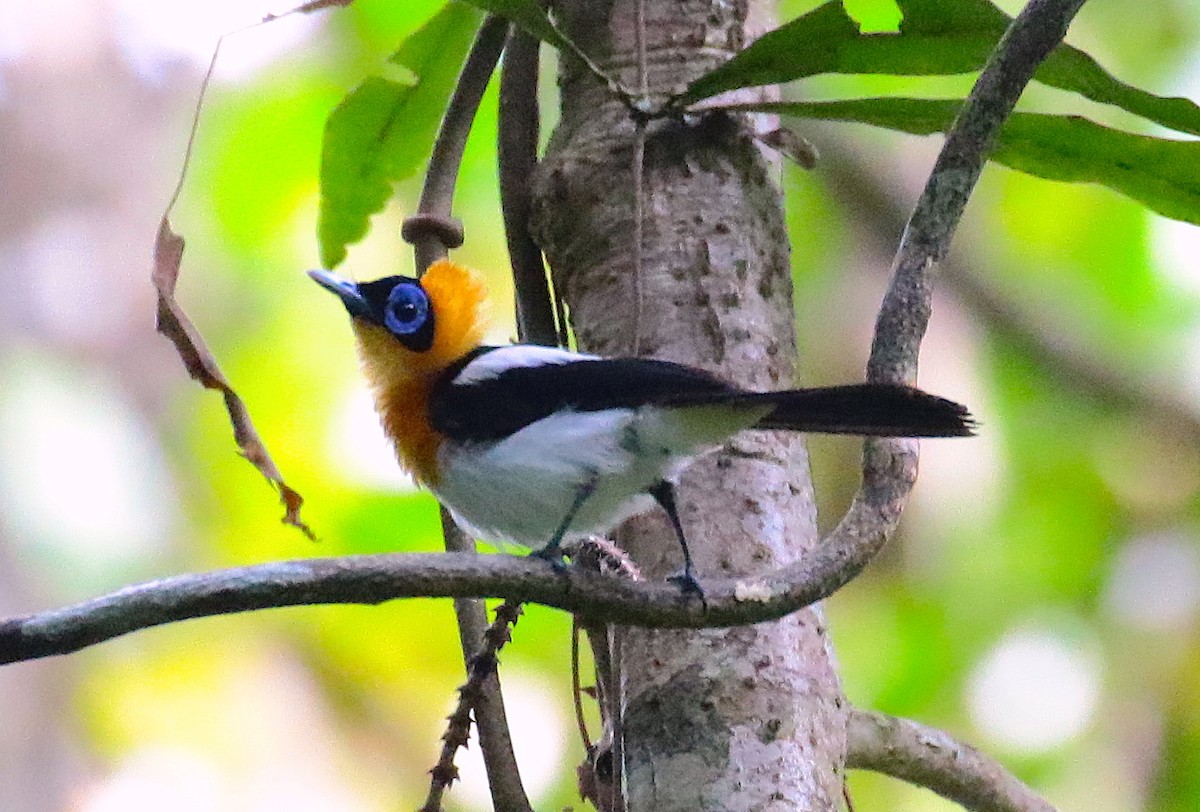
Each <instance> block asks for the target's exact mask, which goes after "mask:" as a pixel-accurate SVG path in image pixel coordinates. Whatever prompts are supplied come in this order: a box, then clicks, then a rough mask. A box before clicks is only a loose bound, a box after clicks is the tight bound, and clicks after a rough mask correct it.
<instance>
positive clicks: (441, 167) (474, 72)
mask: <svg viewBox="0 0 1200 812" xmlns="http://www.w3.org/2000/svg"><path fill="white" fill-rule="evenodd" d="M508 29H509V22H508V20H505V19H504V18H503V17H497V16H495V15H491V16H489V17H488V18H487V19H485V20H484V21H483V25H482V26H480V28H479V34H478V35H477V36H476V37H475V43H474V44H473V45H472V46H471V52H470V53H469V54H468V55H467V61H466V63H465V64H464V65H463V70H462V73H461V74H460V75H459V77H458V84H457V85H456V86H455V88H454V94H453V95H452V96H451V97H450V103H449V104H448V105H447V107H446V115H445V117H444V118H443V119H442V126H441V128H440V129H439V130H438V136H437V140H436V141H435V142H434V145H433V153H432V154H431V155H430V157H429V168H428V170H427V171H426V173H425V185H424V186H423V187H422V189H421V200H420V202H419V203H418V204H417V211H418V212H419V213H420V214H422V215H426V217H428V218H445V219H449V218H450V215H451V212H452V211H453V207H454V188H455V186H456V185H457V184H458V170H459V167H460V166H461V165H462V156H463V150H464V149H465V148H466V145H467V136H468V135H469V134H470V132H471V125H472V124H473V123H474V121H475V114H476V113H477V112H478V110H479V102H480V101H481V100H482V99H483V93H484V91H485V90H487V86H488V80H489V79H490V78H491V76H492V73H493V72H494V71H495V70H496V63H497V62H499V61H500V52H501V51H502V50H503V49H504V41H505V40H506V39H507V38H508ZM418 222H428V220H419V221H418ZM442 236H443V235H442V233H441V232H440V231H438V230H436V229H431V230H429V231H427V232H426V231H423V230H420V229H417V230H415V232H414V230H412V229H406V231H405V239H407V240H408V241H409V242H411V243H412V244H413V252H414V254H415V255H416V265H417V272H418V273H421V272H423V271H424V270H425V269H426V268H428V267H429V266H430V265H431V264H433V262H435V261H436V260H439V259H441V258H443V257H445V256H446V249H447V245H446V244H445V242H444V240H443V239H442ZM450 247H457V246H450Z"/></svg>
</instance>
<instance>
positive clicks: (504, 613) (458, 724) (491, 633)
mask: <svg viewBox="0 0 1200 812" xmlns="http://www.w3.org/2000/svg"><path fill="white" fill-rule="evenodd" d="M520 617H521V604H520V603H518V602H515V601H505V602H504V603H503V604H501V605H500V606H498V607H496V619H495V620H494V621H493V622H492V624H491V625H490V626H488V628H487V630H486V631H485V632H484V633H483V647H482V648H481V649H479V651H478V652H476V654H475V655H474V656H473V657H472V658H471V659H470V661H469V662H468V663H467V681H466V682H465V683H463V684H462V685H461V686H460V687H459V689H458V704H457V705H456V706H455V708H454V712H453V713H451V714H450V715H449V716H448V717H446V718H447V725H446V732H445V733H444V734H443V735H442V750H441V753H440V754H439V756H438V761H437V764H435V765H434V766H433V769H431V770H430V771H429V773H430V776H431V779H430V782H429V794H428V795H427V796H426V797H425V803H424V804H422V805H421V812H439V810H441V808H442V796H443V795H444V794H445V792H446V790H447V789H448V788H449V787H450V784H452V783H453V782H454V781H456V780H458V768H457V767H455V766H454V756H455V754H456V753H457V752H458V750H459V749H460V748H464V747H466V746H467V740H468V738H469V737H470V734H471V711H472V710H474V712H475V714H476V716H478V715H479V712H480V706H481V705H482V704H483V703H484V702H486V701H488V696H487V693H486V686H487V685H488V683H489V682H494V681H495V680H496V673H497V665H498V659H497V658H498V656H499V654H500V649H502V648H504V646H505V644H506V643H508V642H509V641H510V640H512V631H511V630H512V627H513V626H515V625H517V620H518V619H519V618H520ZM501 711H503V708H502V709H501ZM513 770H514V771H515V770H516V765H515V764H514V765H513ZM516 800H518V802H519V803H521V804H522V805H521V806H512V805H511V803H512V800H510V799H507V798H498V797H497V796H496V794H495V792H494V791H493V793H492V801H493V803H494V805H495V808H496V809H503V810H510V809H511V810H520V809H528V808H529V802H528V801H527V800H525V799H524V794H523V793H522V796H521V798H520V799H516Z"/></svg>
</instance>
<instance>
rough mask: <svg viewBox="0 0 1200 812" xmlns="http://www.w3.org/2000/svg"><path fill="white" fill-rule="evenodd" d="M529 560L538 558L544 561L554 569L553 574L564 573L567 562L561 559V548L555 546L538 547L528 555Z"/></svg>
mask: <svg viewBox="0 0 1200 812" xmlns="http://www.w3.org/2000/svg"><path fill="white" fill-rule="evenodd" d="M529 557H530V558H540V559H542V560H543V561H546V562H548V563H549V564H550V566H551V567H552V568H553V569H554V571H555V572H560V573H561V572H566V571H567V562H566V559H565V558H564V557H563V551H562V548H560V547H559V546H558V545H557V544H547V545H546V546H545V547H540V548H538V549H536V550H534V551H533V552H531V553H530V554H529Z"/></svg>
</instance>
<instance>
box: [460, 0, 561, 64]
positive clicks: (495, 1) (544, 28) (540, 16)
mask: <svg viewBox="0 0 1200 812" xmlns="http://www.w3.org/2000/svg"><path fill="white" fill-rule="evenodd" d="M466 2H468V3H470V4H471V5H473V6H475V7H476V8H481V9H483V10H484V11H487V12H490V13H492V14H498V15H499V16H501V17H504V18H505V19H507V20H511V21H512V22H514V23H516V24H517V25H519V26H521V28H523V29H525V31H527V32H528V33H530V34H532V35H533V36H535V37H537V38H538V39H540V40H541V41H542V42H545V43H548V44H550V45H553V46H554V47H555V48H558V49H559V50H560V51H571V52H575V51H576V50H577V49H576V48H575V47H573V46H572V45H571V43H570V42H568V41H567V38H566V37H564V36H563V34H562V32H561V31H559V30H558V27H557V26H555V25H554V22H553V21H552V20H551V19H550V15H549V14H547V13H546V10H545V9H543V8H542V7H541V5H540V4H539V3H538V2H537V0H466Z"/></svg>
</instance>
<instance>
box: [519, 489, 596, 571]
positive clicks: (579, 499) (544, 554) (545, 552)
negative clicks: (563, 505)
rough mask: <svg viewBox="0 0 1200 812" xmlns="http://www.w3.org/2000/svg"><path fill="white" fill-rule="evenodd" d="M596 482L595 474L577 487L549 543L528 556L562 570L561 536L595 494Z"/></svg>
mask: <svg viewBox="0 0 1200 812" xmlns="http://www.w3.org/2000/svg"><path fill="white" fill-rule="evenodd" d="M598 480H599V477H598V476H596V474H592V475H591V476H589V477H588V478H587V479H586V480H584V481H583V484H581V485H580V486H579V490H578V491H576V492H575V499H574V500H573V501H572V502H571V507H570V508H569V509H568V510H567V515H566V516H564V517H563V520H562V523H561V524H559V526H558V529H557V530H555V531H554V535H553V536H551V537H550V541H549V542H547V543H546V546H545V547H542V548H541V549H539V550H534V551H533V552H532V553H530V555H532V556H536V557H537V558H544V559H546V560H547V561H549V562H550V563H551V564H553V565H554V568H555V569H557V570H561V569H563V554H562V549H561V547H562V541H563V536H565V535H566V534H567V530H569V529H570V527H571V522H573V521H575V517H576V516H577V515H579V509H580V508H582V507H583V503H584V502H586V501H587V500H588V497H589V496H591V495H592V494H593V493H595V492H596V483H597V481H598Z"/></svg>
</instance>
